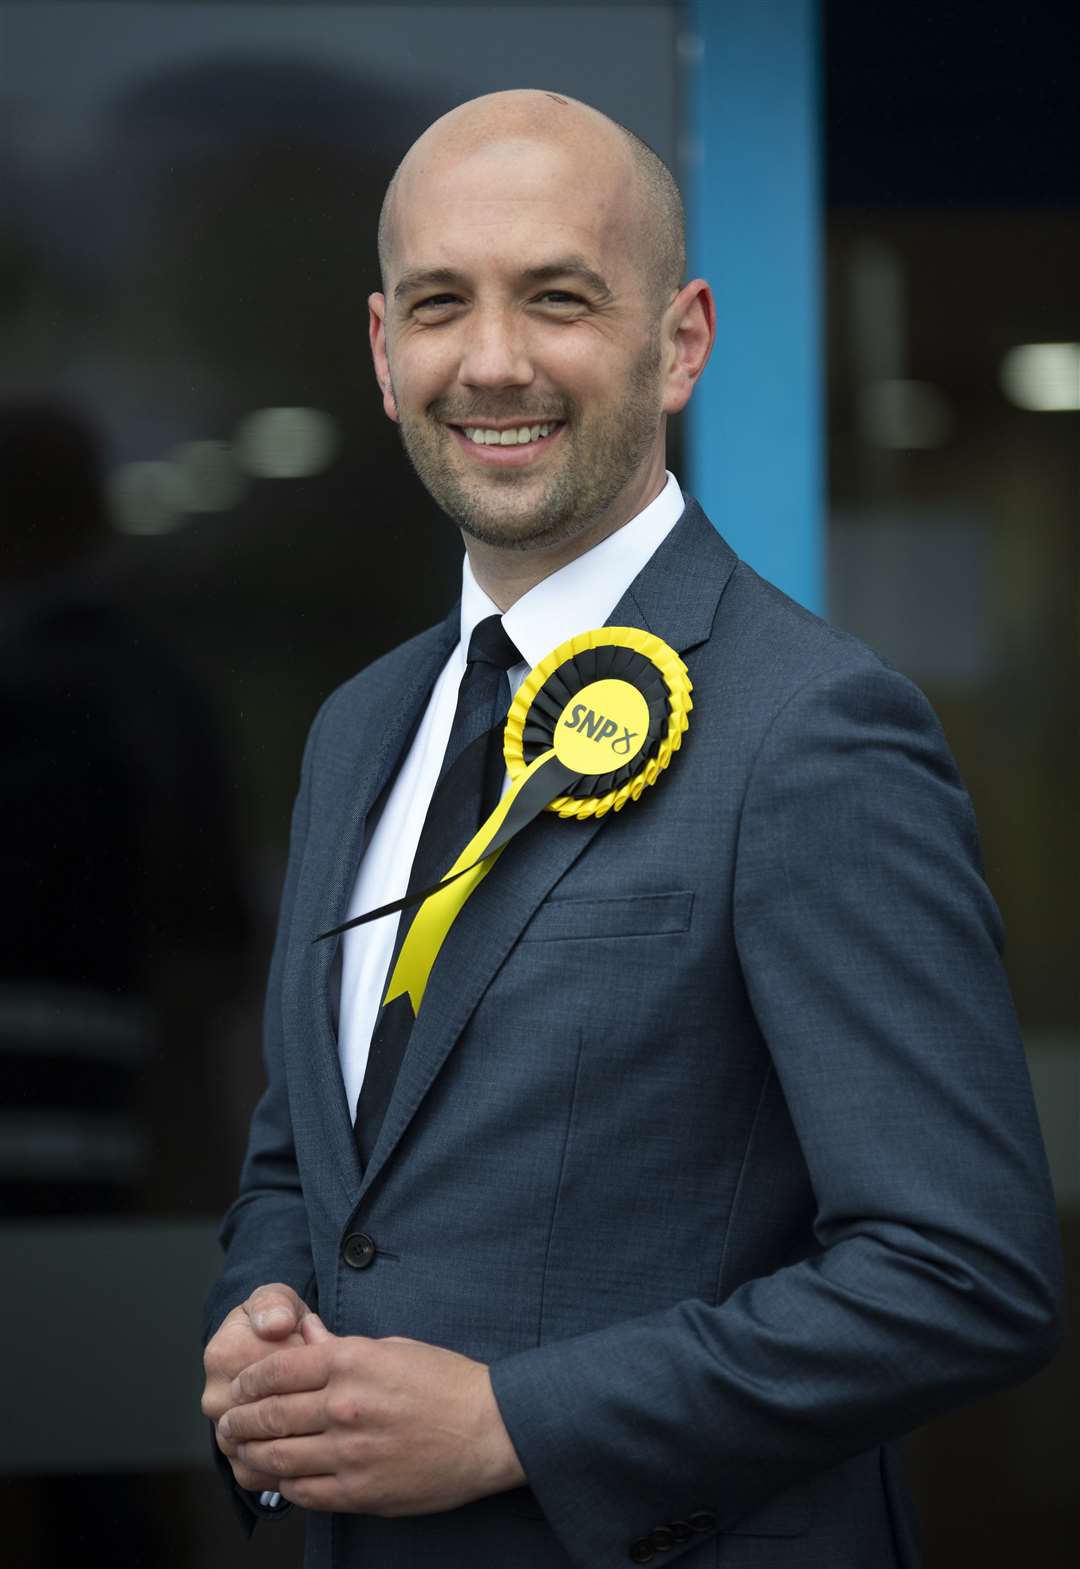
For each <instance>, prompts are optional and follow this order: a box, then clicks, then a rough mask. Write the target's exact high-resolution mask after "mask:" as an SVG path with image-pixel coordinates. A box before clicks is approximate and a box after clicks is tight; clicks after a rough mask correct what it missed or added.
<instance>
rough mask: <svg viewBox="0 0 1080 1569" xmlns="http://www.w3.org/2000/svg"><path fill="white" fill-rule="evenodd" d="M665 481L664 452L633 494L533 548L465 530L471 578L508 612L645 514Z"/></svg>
mask: <svg viewBox="0 0 1080 1569" xmlns="http://www.w3.org/2000/svg"><path fill="white" fill-rule="evenodd" d="M666 483H667V472H666V469H665V466H664V460H663V457H662V456H661V458H660V459H659V463H658V465H657V464H654V465H653V467H652V468H651V469H650V471H649V473H648V475H647V476H646V477H645V479H644V480H643V481H642V482H641V483H640V484H639V485H636V486H635V487H634V490H633V493H632V496H631V497H627V496H626V494H625V493H623V494H620V496H619V499H618V501H617V503H616V504H615V505H614V506H613V507H611V508H609V509H608V510H607V511H606V512H604V513H603V515H602V516H601V517H599V518H597V519H596V520H595V522H593V523H591V524H589V525H588V526H587V527H585V528H583V529H581V530H580V531H579V532H578V533H576V534H572V535H570V536H569V537H568V538H565V539H559V540H556V541H554V542H553V543H552V544H549V545H538V546H536V547H534V548H533V549H530V550H507V549H502V548H501V547H500V546H498V545H489V544H485V543H484V542H483V541H482V540H478V539H472V538H471V537H470V536H469V535H467V534H462V539H463V540H464V542H465V550H466V552H467V553H468V557H469V565H470V566H471V568H472V574H473V577H474V578H475V579H476V581H477V583H478V584H479V586H480V587H481V588H482V589H483V590H484V593H485V594H486V595H487V596H488V598H489V599H490V600H492V601H493V602H494V603H495V604H496V605H498V607H499V609H500V610H501V611H507V610H509V609H510V606H511V605H513V604H515V603H516V602H517V600H519V599H521V598H522V596H523V595H525V594H527V593H528V592H529V590H530V589H531V588H535V587H536V585H537V583H542V582H543V581H544V579H545V578H547V577H550V576H551V574H552V573H553V572H558V570H559V568H560V567H565V566H566V565H567V563H568V562H570V561H576V560H577V558H578V557H579V556H583V555H585V554H586V552H588V551H590V550H592V549H593V547H594V546H595V545H599V544H600V542H601V540H605V539H607V538H608V537H609V535H611V534H615V533H617V532H618V530H619V529H621V528H624V527H625V526H626V524H627V523H629V522H630V521H631V520H632V519H633V518H636V517H637V515H638V513H639V512H644V510H645V508H646V507H647V506H649V505H650V503H651V502H653V501H655V500H656V498H657V496H658V495H659V494H660V492H661V491H662V490H663V488H664V486H665V485H666Z"/></svg>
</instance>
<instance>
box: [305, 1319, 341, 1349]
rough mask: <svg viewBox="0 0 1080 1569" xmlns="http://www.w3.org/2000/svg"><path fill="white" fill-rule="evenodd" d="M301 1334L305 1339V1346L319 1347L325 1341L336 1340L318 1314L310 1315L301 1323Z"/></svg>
mask: <svg viewBox="0 0 1080 1569" xmlns="http://www.w3.org/2000/svg"><path fill="white" fill-rule="evenodd" d="M300 1333H301V1334H302V1335H303V1337H304V1343H305V1345H309V1346H317V1345H319V1344H321V1343H322V1342H324V1341H327V1340H333V1339H334V1336H333V1335H332V1334H331V1333H330V1331H329V1330H328V1329H327V1327H326V1325H325V1324H324V1323H323V1321H322V1319H321V1318H320V1317H319V1315H318V1313H309V1314H308V1315H307V1317H306V1318H304V1319H303V1320H302V1321H301V1324H300Z"/></svg>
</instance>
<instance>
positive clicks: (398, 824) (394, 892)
mask: <svg viewBox="0 0 1080 1569" xmlns="http://www.w3.org/2000/svg"><path fill="white" fill-rule="evenodd" d="M683 507H684V502H683V495H682V491H681V490H680V489H679V486H678V483H677V481H676V479H675V476H674V475H673V474H670V473H669V474H668V477H667V484H666V485H665V486H664V488H663V490H662V491H661V492H660V494H659V495H658V496H657V498H656V500H655V501H651V502H650V503H649V505H648V506H647V507H645V508H644V510H643V511H641V512H639V513H638V514H637V516H636V517H634V518H631V520H630V522H629V523H626V524H624V525H623V527H622V528H620V529H616V531H615V533H614V534H609V535H608V537H607V539H603V540H601V541H600V543H599V544H598V545H594V546H593V548H592V549H591V550H589V551H586V553H585V554H584V555H583V556H578V557H577V558H576V559H575V560H573V561H568V562H567V564H566V566H564V567H560V568H559V570H558V571H557V572H553V573H552V574H551V576H550V577H546V578H544V580H543V582H541V583H537V584H536V586H535V588H531V589H530V590H529V592H528V593H527V594H523V595H522V597H521V598H520V599H519V600H518V601H517V602H516V603H515V604H513V605H512V606H511V607H510V609H509V610H508V611H507V612H506V614H505V615H504V616H503V618H502V623H503V626H504V627H505V629H506V631H507V633H508V634H509V636H510V637H511V639H512V640H513V642H514V644H515V645H516V646H517V647H518V648H519V649H520V650H521V653H522V655H523V656H524V657H523V662H522V663H521V664H520V665H515V666H514V667H513V669H512V670H510V671H509V672H508V674H509V677H510V691H511V693H514V692H516V691H517V689H518V687H519V686H520V685H521V683H522V681H524V679H525V677H526V676H527V675H528V673H529V671H530V670H531V669H532V668H533V667H534V666H535V665H538V664H539V663H540V661H541V660H542V659H543V658H545V657H546V655H548V654H550V653H551V651H552V649H554V648H557V647H558V646H559V644H560V643H564V642H566V640H567V639H568V638H571V637H574V636H576V634H577V633H579V632H588V631H591V630H592V629H593V628H594V627H600V626H603V625H604V623H605V622H606V621H607V619H608V617H609V616H610V615H611V612H612V611H613V610H614V609H615V606H616V605H617V604H618V602H619V600H620V599H621V598H622V596H623V594H624V593H625V592H626V590H627V589H628V588H629V587H630V584H631V583H632V582H633V581H634V579H635V578H636V577H637V575H638V573H639V572H640V571H641V569H642V567H643V566H644V565H645V563H646V562H647V561H648V560H649V558H650V556H651V555H652V554H653V552H654V551H655V550H656V548H657V546H658V545H659V544H660V543H661V541H662V540H663V539H665V538H666V537H667V535H668V534H669V533H670V532H671V530H672V528H673V527H674V526H675V524H676V523H677V522H678V520H679V518H680V516H681V515H682V511H683ZM498 614H499V607H498V606H497V605H496V604H494V603H493V602H492V601H491V600H490V599H489V598H488V596H487V595H486V594H485V593H484V591H483V589H482V588H481V587H480V586H479V584H478V583H477V581H476V579H475V578H474V577H473V575H472V569H471V567H470V566H469V558H468V556H466V557H465V561H464V565H463V567H462V573H461V638H460V641H459V642H458V645H457V647H456V648H455V649H454V651H453V653H452V654H451V655H450V658H449V659H448V660H447V662H446V664H445V665H444V666H443V668H442V671H441V672H440V674H439V677H438V680H437V681H436V682H435V686H434V689H433V690H432V693H431V697H430V698H429V700H428V705H427V708H426V710H425V711H424V716H423V718H422V719H421V721H420V728H419V729H418V731H417V732H416V737H415V739H414V741H413V744H412V746H411V747H410V748H409V752H408V755H407V756H406V758H405V761H404V762H403V763H402V765H401V768H400V770H399V772H398V776H397V778H396V779H395V781H394V783H393V786H392V787H391V790H390V793H389V795H388V796H387V800H386V804H385V806H384V808H383V811H382V814H381V816H380V818H379V821H378V823H377V824H376V826H375V831H374V833H373V834H372V836H371V839H370V840H369V842H368V845H367V848H366V849H365V851H364V855H363V858H362V860H361V862H360V869H359V872H358V874H357V878H356V884H355V886H354V888H353V894H352V899H351V900H350V903H349V913H348V917H347V918H348V919H349V920H352V919H353V917H354V916H357V915H362V914H363V913H364V911H365V910H373V909H375V908H376V907H377V906H378V905H380V904H389V903H390V901H391V900H393V899H400V898H402V897H403V896H404V894H405V892H406V890H407V888H408V885H409V872H410V870H411V868H412V863H413V857H414V855H415V854H416V847H417V845H418V843H419V842H420V831H421V829H422V828H423V826H424V818H425V817H426V815H427V809H428V805H429V803H430V801H431V797H432V794H433V793H434V790H435V783H436V780H437V779H438V777H439V770H440V768H441V767H442V760H443V755H444V753H445V751H446V745H447V742H448V741H449V739H450V728H451V725H452V724H453V720H454V710H455V709H456V707H457V693H458V686H459V685H460V683H461V677H462V676H463V675H464V673H465V656H466V654H467V652H468V648H469V640H470V638H471V637H472V634H473V628H474V627H475V626H476V625H477V623H478V622H479V621H482V620H483V619H484V617H485V616H491V615H498ZM504 788H505V785H504ZM400 919H401V916H400V914H398V915H384V916H383V917H382V918H381V919H380V920H378V921H371V922H370V923H369V924H368V925H367V926H360V927H354V928H353V930H352V931H350V932H346V933H345V934H344V936H343V938H342V942H343V944H344V947H343V950H342V968H341V1002H340V1007H339V1022H338V1055H339V1058H340V1061H341V1075H342V1078H343V1079H344V1081H345V1094H346V1097H347V1099H348V1103H349V1106H350V1107H351V1108H352V1111H353V1114H354V1115H355V1112H356V1102H357V1099H358V1097H359V1095H360V1086H361V1085H362V1084H363V1082H364V1072H365V1070H366V1068H367V1060H368V1049H369V1047H370V1044H371V1036H372V1032H373V1030H374V1028H375V1019H376V1016H377V1015H378V1012H379V1008H380V1006H381V1003H382V994H383V991H384V989H385V986H386V981H387V970H388V969H389V967H390V960H391V958H392V956H393V951H394V940H395V937H396V935H397V926H398V921H399V920H400Z"/></svg>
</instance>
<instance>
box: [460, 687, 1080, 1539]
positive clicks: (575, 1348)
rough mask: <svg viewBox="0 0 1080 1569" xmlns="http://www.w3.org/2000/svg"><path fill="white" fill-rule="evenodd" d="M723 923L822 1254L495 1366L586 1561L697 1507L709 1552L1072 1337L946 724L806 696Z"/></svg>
mask: <svg viewBox="0 0 1080 1569" xmlns="http://www.w3.org/2000/svg"><path fill="white" fill-rule="evenodd" d="M734 920H735V933H736V942H737V947H738V953H739V958H740V962H741V965H742V968H743V974H744V979H745V984H746V987H747V991H748V995H749V998H750V1001H751V1004H752V1007H753V1010H754V1013H755V1016H756V1019H757V1022H758V1025H759V1028H760V1030H761V1032H762V1036H763V1038H764V1040H765V1042H766V1045H767V1047H768V1050H769V1053H770V1056H771V1059H772V1064H773V1068H774V1071H775V1073H776V1075H777V1077H778V1080H779V1083H780V1087H781V1089H782V1092H783V1095H784V1098H785V1100H786V1103H787V1106H788V1108H789V1111H790V1115H791V1118H792V1121H793V1124H794V1126H795V1130H796V1133H797V1136H798V1138H799V1141H800V1145H801V1148H802V1151H803V1154H804V1157H805V1161H806V1165H807V1169H808V1171H809V1175H810V1179H811V1183H812V1187H813V1195H814V1201H815V1211H816V1212H815V1224H814V1229H815V1235H816V1240H817V1243H818V1244H819V1250H818V1251H817V1252H815V1253H814V1254H813V1255H811V1256H809V1257H805V1258H801V1259H800V1260H799V1261H798V1262H794V1263H792V1264H791V1265H789V1266H788V1267H786V1268H783V1269H780V1270H778V1271H777V1272H776V1273H775V1274H772V1275H770V1276H768V1277H767V1278H762V1279H754V1280H749V1281H747V1282H745V1283H744V1284H742V1285H740V1286H739V1287H738V1288H737V1289H735V1290H734V1291H733V1292H732V1293H731V1295H730V1296H728V1297H727V1299H726V1300H724V1301H721V1302H719V1303H717V1304H713V1303H707V1302H705V1301H702V1300H699V1299H694V1300H686V1301H682V1302H679V1303H678V1304H676V1305H675V1306H673V1307H672V1308H670V1309H667V1310H664V1311H661V1312H658V1313H654V1314H651V1315H649V1316H648V1317H644V1318H637V1319H630V1320H626V1321H624V1322H622V1323H619V1324H616V1325H613V1326H611V1327H609V1328H606V1329H604V1330H600V1331H597V1332H594V1333H591V1334H588V1335H583V1336H580V1337H576V1338H574V1339H572V1340H567V1341H562V1342H557V1343H554V1344H551V1345H544V1346H540V1347H538V1348H536V1349H533V1350H529V1351H526V1352H522V1353H519V1354H517V1355H514V1356H511V1357H508V1358H506V1359H505V1360H503V1361H500V1362H497V1363H495V1364H493V1366H492V1368H491V1376H492V1383H493V1387H494V1390H495V1395H496V1399H497V1401H498V1404H499V1407H500V1410H501V1412H502V1415H503V1419H504V1421H505V1422H506V1425H507V1428H508V1431H509V1433H510V1436H511V1439H512V1440H513V1442H514V1445H515V1448H516V1449H517V1452H518V1455H519V1457H520V1459H521V1462H522V1465H523V1466H524V1469H525V1471H526V1474H527V1476H528V1479H529V1483H530V1486H531V1487H532V1489H533V1491H534V1493H535V1494H536V1495H537V1497H538V1499H539V1501H540V1503H541V1505H542V1507H543V1509H544V1511H545V1514H546V1515H547V1516H548V1519H549V1520H550V1522H551V1524H552V1527H553V1528H554V1530H555V1531H556V1532H557V1534H558V1535H559V1536H560V1538H561V1540H562V1542H563V1545H564V1546H565V1548H566V1550H567V1552H568V1553H569V1554H570V1556H571V1558H572V1559H573V1561H574V1562H575V1563H578V1564H580V1565H581V1566H582V1569H586V1566H591V1569H595V1566H597V1565H604V1566H606V1565H609V1564H610V1565H612V1566H614V1565H615V1564H619V1563H625V1562H626V1555H627V1544H628V1540H629V1539H630V1538H631V1537H633V1536H635V1535H637V1534H638V1531H639V1530H640V1529H641V1526H642V1524H643V1523H644V1526H645V1528H646V1529H648V1526H649V1525H650V1524H651V1523H652V1522H654V1521H656V1520H664V1519H672V1518H681V1519H686V1518H687V1516H688V1515H689V1514H690V1513H692V1512H693V1511H695V1510H696V1511H700V1510H703V1509H707V1510H710V1511H712V1513H713V1514H714V1515H715V1517H716V1520H717V1523H718V1525H719V1528H720V1529H721V1530H723V1529H725V1528H727V1527H728V1526H730V1525H733V1524H734V1523H735V1522H737V1521H738V1519H739V1518H740V1517H741V1516H743V1515H745V1514H747V1513H748V1512H749V1511H751V1510H753V1509H755V1508H757V1507H758V1506H759V1505H761V1504H763V1503H764V1502H765V1501H766V1500H767V1499H769V1498H770V1497H771V1496H772V1495H774V1494H776V1493H778V1492H780V1491H782V1490H783V1489H784V1488H786V1487H787V1486H789V1485H791V1484H792V1483H795V1482H798V1481H799V1480H801V1479H805V1478H808V1477H809V1476H811V1475H812V1474H813V1473H815V1472H817V1471H820V1470H823V1469H826V1468H828V1467H830V1466H832V1465H835V1464H838V1463H839V1462H840V1461H842V1460H844V1459H846V1458H848V1457H850V1456H852V1455H855V1454H857V1453H860V1452H861V1451H864V1450H866V1449H869V1448H871V1447H873V1446H875V1445H877V1444H879V1443H882V1442H884V1441H886V1440H888V1439H890V1438H893V1437H895V1436H897V1435H899V1434H901V1433H904V1432H907V1431H909V1430H910V1429H911V1428H913V1427H916V1426H917V1425H919V1424H920V1423H922V1422H925V1421H926V1420H927V1419H929V1418H931V1417H933V1416H934V1415H935V1414H937V1413H939V1412H941V1411H943V1410H945V1409H947V1408H949V1407H951V1406H955V1405H959V1404H963V1403H965V1402H968V1401H972V1400H975V1399H977V1398H979V1397H980V1396H983V1395H985V1394H987V1393H988V1392H989V1391H991V1390H993V1389H994V1388H996V1387H999V1386H1002V1385H1005V1384H1008V1383H1010V1382H1015V1381H1017V1380H1019V1379H1022V1378H1025V1377H1027V1376H1029V1375H1030V1374H1031V1373H1033V1372H1034V1371H1036V1370H1037V1369H1038V1368H1039V1367H1041V1366H1042V1365H1043V1364H1044V1363H1045V1362H1046V1361H1047V1360H1048V1359H1049V1357H1050V1356H1051V1355H1052V1354H1053V1352H1054V1350H1055V1349H1056V1347H1057V1345H1058V1341H1059V1336H1060V1329H1059V1324H1060V1313H1061V1293H1062V1285H1061V1258H1060V1239H1059V1233H1058V1228H1057V1220H1056V1215H1055V1211H1054V1204H1053V1197H1052V1193H1051V1189H1050V1184H1049V1177H1048V1173H1047V1169H1046V1161H1045V1156H1044V1153H1043V1148H1042V1142H1041V1138H1040V1134H1039V1129H1038V1124H1037V1120H1036V1115H1035V1110H1034V1105H1033V1101H1032V1096H1031V1089H1030V1083H1029V1080H1028V1075H1027V1069H1026V1064H1025V1061H1024V1056H1023V1048H1022V1046H1021V1044H1020V1041H1019V1038H1018V1034H1017V1028H1016V1022H1015V1016H1014V1013H1013V1008H1012V1003H1011V1000H1010V997H1009V992H1008V986H1007V982H1006V980H1005V975H1004V971H1003V967H1002V963H1001V957H1000V946H1001V930H1000V921H999V917H998V913H997V910H996V908H995V906H994V903H993V900H992V899H991V897H990V894H989V892H988V890H987V888H986V885H985V883H984V881H983V879H982V875H981V865H980V859H979V851H978V844H977V839H976V834H975V827H974V820H973V815H972V810H971V805H970V802H969V800H968V797H967V794H966V792H965V790H964V788H963V785H962V783H961V782H960V779H959V777H958V775H957V772H956V769H955V765H954V763H953V761H952V758H951V756H950V754H949V751H948V748H947V746H946V745H945V742H944V738H943V737H942V735H941V732H940V729H939V727H938V725H937V721H936V719H935V717H934V715H933V713H932V711H931V709H930V707H929V704H928V703H927V702H926V700H925V698H924V697H923V696H922V694H921V693H920V692H919V691H918V690H917V689H916V688H915V687H913V686H912V685H911V684H910V683H909V682H908V681H906V680H905V679H904V678H903V677H901V676H899V675H897V674H896V672H894V671H891V670H889V669H888V668H887V667H881V666H879V665H873V666H870V665H869V664H867V665H864V666H862V667H860V668H857V669H854V670H846V671H844V672H840V673H835V674H831V675H826V676H819V677H817V678H815V679H813V680H811V681H809V682H808V683H807V684H806V685H805V686H803V687H802V688H801V689H800V690H799V691H798V692H796V693H795V694H794V696H793V697H791V698H790V699H789V700H788V702H787V704H786V706H784V707H783V708H782V709H781V711H780V712H779V713H778V715H777V716H776V718H775V719H774V721H773V722H772V724H771V726H770V728H769V730H768V732H767V734H766V736H765V739H764V741H763V743H762V745H761V747H760V750H759V752H758V755H757V758H756V761H755V763H754V766H753V769H752V771H751V774H750V778H749V782H748V785H747V789H746V794H745V798H744V802H743V811H742V816H741V824H740V831H739V843H738V855H737V867H736V874H735V886H734ZM635 1526H636V1527H637V1529H635ZM699 1539H700V1538H696V1539H695V1540H699ZM682 1550H683V1549H682V1548H681V1547H678V1546H677V1547H676V1548H675V1549H674V1550H672V1551H670V1552H667V1553H665V1558H666V1560H667V1561H669V1562H670V1561H673V1560H674V1559H676V1558H677V1557H678V1556H679V1555H680V1552H681V1551H682Z"/></svg>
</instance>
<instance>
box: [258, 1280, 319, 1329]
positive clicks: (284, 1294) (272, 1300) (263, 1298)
mask: <svg viewBox="0 0 1080 1569" xmlns="http://www.w3.org/2000/svg"><path fill="white" fill-rule="evenodd" d="M244 1307H245V1309H246V1311H247V1316H248V1319H249V1321H250V1323H251V1327H252V1329H253V1330H254V1331H255V1333H256V1334H257V1335H258V1336H260V1338H261V1339H263V1340H284V1339H285V1337H286V1336H287V1335H291V1334H292V1332H293V1330H294V1329H296V1328H297V1327H298V1325H299V1324H300V1321H301V1320H302V1319H303V1317H304V1315H305V1313H306V1312H307V1306H306V1304H305V1303H303V1302H302V1301H301V1300H300V1298H299V1297H298V1296H297V1294H296V1292H295V1291H294V1290H293V1289H292V1287H291V1286H285V1285H279V1284H275V1285H272V1286H260V1287H259V1288H258V1290H257V1291H253V1292H252V1293H251V1295H250V1297H248V1299H247V1301H246V1302H245V1303H244Z"/></svg>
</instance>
